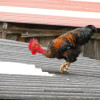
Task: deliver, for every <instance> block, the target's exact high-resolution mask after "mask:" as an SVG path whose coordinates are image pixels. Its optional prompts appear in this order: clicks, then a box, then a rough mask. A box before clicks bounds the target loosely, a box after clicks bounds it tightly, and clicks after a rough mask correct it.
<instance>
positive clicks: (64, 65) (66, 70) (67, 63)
mask: <svg viewBox="0 0 100 100" xmlns="http://www.w3.org/2000/svg"><path fill="white" fill-rule="evenodd" d="M69 66H70V62H66V63H64V64H62V65H61V67H60V72H61V73H62V72H63V71H65V72H68V68H69ZM64 68H65V70H64Z"/></svg>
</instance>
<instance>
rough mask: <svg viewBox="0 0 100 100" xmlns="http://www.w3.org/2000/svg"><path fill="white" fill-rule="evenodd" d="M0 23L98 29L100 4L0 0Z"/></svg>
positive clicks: (63, 1)
mask: <svg viewBox="0 0 100 100" xmlns="http://www.w3.org/2000/svg"><path fill="white" fill-rule="evenodd" d="M0 21H7V22H21V23H35V24H48V25H63V26H85V25H88V24H93V25H95V26H96V27H98V28H100V23H99V22H100V2H85V1H77V0H76V1H73V0H23V1H21V0H0Z"/></svg>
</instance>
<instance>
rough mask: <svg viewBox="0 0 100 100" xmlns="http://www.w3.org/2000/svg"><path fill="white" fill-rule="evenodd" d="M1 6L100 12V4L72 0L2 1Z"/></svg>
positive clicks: (0, 1)
mask: <svg viewBox="0 0 100 100" xmlns="http://www.w3.org/2000/svg"><path fill="white" fill-rule="evenodd" d="M0 6H15V7H28V8H44V9H56V10H73V11H87V12H100V3H96V2H81V1H70V0H0Z"/></svg>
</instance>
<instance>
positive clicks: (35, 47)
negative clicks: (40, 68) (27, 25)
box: [28, 38, 45, 55]
mask: <svg viewBox="0 0 100 100" xmlns="http://www.w3.org/2000/svg"><path fill="white" fill-rule="evenodd" d="M28 48H29V50H30V51H31V53H32V54H34V55H35V54H36V53H41V54H43V53H44V52H45V50H44V49H42V48H41V46H40V45H39V44H38V40H37V39H34V38H33V39H31V40H30V42H29V45H28Z"/></svg>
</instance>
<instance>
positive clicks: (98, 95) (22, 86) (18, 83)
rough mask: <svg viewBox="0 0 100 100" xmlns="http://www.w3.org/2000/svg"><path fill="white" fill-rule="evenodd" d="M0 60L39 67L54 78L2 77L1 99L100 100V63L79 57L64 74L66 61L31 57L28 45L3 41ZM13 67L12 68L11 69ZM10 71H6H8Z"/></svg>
mask: <svg viewBox="0 0 100 100" xmlns="http://www.w3.org/2000/svg"><path fill="white" fill-rule="evenodd" d="M0 47H1V48H0V61H10V62H21V63H27V64H35V65H36V67H37V68H41V69H42V70H44V71H47V72H51V73H53V74H55V75H54V76H35V75H8V74H0V99H8V98H9V99H24V100H25V99H27V100H31V99H32V100H33V99H36V100H40V99H41V100H67V99H68V100H73V99H74V100H99V99H100V61H99V60H95V59H89V58H86V57H81V56H80V57H79V58H78V60H77V61H76V62H75V63H73V64H71V66H70V68H69V73H64V74H61V73H60V72H59V68H60V65H61V64H62V63H63V62H64V60H57V59H49V58H45V57H43V56H42V55H39V54H38V55H35V56H34V55H31V53H30V52H29V50H28V44H27V43H22V42H16V41H12V40H4V39H0ZM8 67H9V66H8ZM5 70H6V69H5Z"/></svg>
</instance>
